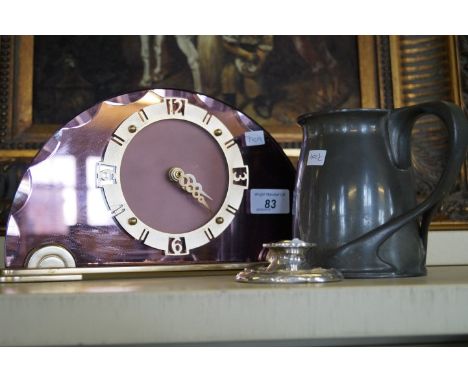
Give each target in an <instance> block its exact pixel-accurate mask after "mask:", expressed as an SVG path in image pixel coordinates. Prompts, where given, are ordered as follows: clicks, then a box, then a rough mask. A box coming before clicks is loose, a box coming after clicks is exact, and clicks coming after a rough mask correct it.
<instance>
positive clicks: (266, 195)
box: [250, 188, 289, 214]
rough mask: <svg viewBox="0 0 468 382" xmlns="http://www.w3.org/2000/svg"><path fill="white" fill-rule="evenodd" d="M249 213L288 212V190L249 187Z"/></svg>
mask: <svg viewBox="0 0 468 382" xmlns="http://www.w3.org/2000/svg"><path fill="white" fill-rule="evenodd" d="M250 213H251V214H289V190H275V189H266V188H253V189H251V190H250Z"/></svg>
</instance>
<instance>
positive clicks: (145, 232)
mask: <svg viewBox="0 0 468 382" xmlns="http://www.w3.org/2000/svg"><path fill="white" fill-rule="evenodd" d="M148 235H149V231H148V230H147V229H146V228H144V229H143V231H141V234H140V237H139V238H138V240H140V241H142V242H143V243H144V242H145V240H146V239H147V238H148Z"/></svg>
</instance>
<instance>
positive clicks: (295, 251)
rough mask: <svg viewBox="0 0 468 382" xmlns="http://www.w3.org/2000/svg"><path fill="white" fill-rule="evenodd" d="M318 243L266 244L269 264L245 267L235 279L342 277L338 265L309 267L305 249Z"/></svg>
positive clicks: (302, 280)
mask: <svg viewBox="0 0 468 382" xmlns="http://www.w3.org/2000/svg"><path fill="white" fill-rule="evenodd" d="M315 246H316V245H315V244H312V243H306V242H305V241H302V240H299V239H293V240H283V241H279V242H276V243H267V244H263V248H267V249H268V253H267V255H266V260H267V261H269V262H270V264H269V265H268V266H267V267H257V268H245V269H244V270H243V271H242V272H239V273H238V274H237V275H236V281H239V282H245V283H259V284H268V283H272V284H298V283H326V282H333V281H341V280H343V275H342V274H341V272H339V271H338V270H336V269H332V268H330V269H325V268H310V267H309V265H308V264H307V261H306V253H307V252H308V251H309V250H311V249H312V248H314V247H315Z"/></svg>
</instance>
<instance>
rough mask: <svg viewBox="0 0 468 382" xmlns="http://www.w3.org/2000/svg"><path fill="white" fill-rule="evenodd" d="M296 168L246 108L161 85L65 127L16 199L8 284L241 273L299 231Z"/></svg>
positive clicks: (7, 261)
mask: <svg viewBox="0 0 468 382" xmlns="http://www.w3.org/2000/svg"><path fill="white" fill-rule="evenodd" d="M293 184H294V169H293V167H292V165H291V163H290V162H289V160H288V158H287V157H286V155H285V154H284V153H283V151H282V149H281V147H280V146H279V145H278V144H277V143H276V142H275V141H274V139H273V138H272V137H271V136H270V135H269V134H268V133H267V132H265V131H264V130H263V129H262V128H261V127H260V126H259V125H257V124H256V123H255V122H254V121H252V120H251V119H249V118H248V117H247V116H245V115H244V114H242V113H241V112H239V111H237V110H235V109H233V108H231V107H229V106H228V105H226V104H224V103H222V102H220V101H217V100H215V99H213V98H210V97H207V96H204V95H202V94H195V93H189V92H185V91H178V90H167V89H157V90H152V91H148V92H138V93H130V94H126V95H123V96H119V97H116V98H113V99H111V100H108V101H105V102H102V103H100V104H98V105H96V106H95V107H93V108H91V109H89V110H87V111H85V112H83V113H81V114H80V115H78V116H77V117H76V118H74V119H73V120H72V121H70V122H69V123H68V124H66V125H65V126H64V127H62V128H61V129H60V130H59V131H58V132H57V133H56V134H55V135H54V136H53V137H52V138H51V139H50V140H49V141H48V142H47V143H46V144H45V145H44V147H43V148H42V150H41V151H40V152H39V153H38V155H37V157H36V158H35V159H34V161H33V162H32V164H31V166H30V167H29V169H28V171H27V172H26V174H25V176H24V177H23V179H22V181H21V183H20V186H19V189H18V191H17V193H16V196H15V199H14V202H13V206H12V210H11V214H10V218H9V222H8V225H7V234H6V242H5V269H4V270H2V275H1V280H2V281H36V280H58V279H62V280H65V279H69V280H74V279H83V278H86V277H92V276H94V277H96V276H99V275H104V274H107V275H108V274H119V275H125V274H127V275H128V274H135V273H138V272H142V273H145V274H148V273H158V272H172V271H194V270H195V271H197V270H233V269H239V268H242V267H244V266H245V265H246V263H248V262H252V261H256V260H257V256H258V253H259V252H260V249H261V246H262V243H265V242H270V241H274V240H278V239H281V238H288V237H290V236H291V214H290V211H291V198H292V190H293Z"/></svg>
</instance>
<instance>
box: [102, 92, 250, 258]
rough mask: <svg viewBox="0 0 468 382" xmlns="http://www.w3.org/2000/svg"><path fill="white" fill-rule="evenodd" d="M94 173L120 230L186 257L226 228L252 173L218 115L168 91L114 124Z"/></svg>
mask: <svg viewBox="0 0 468 382" xmlns="http://www.w3.org/2000/svg"><path fill="white" fill-rule="evenodd" d="M96 178H97V186H98V187H100V188H102V190H103V193H104V196H105V199H106V202H107V206H108V208H109V210H110V211H111V214H112V216H113V217H114V219H115V220H116V221H117V222H118V224H119V225H120V227H121V228H122V229H123V230H125V231H126V232H127V233H128V234H129V235H131V236H132V237H133V238H134V239H135V240H139V241H140V242H142V243H144V244H145V245H147V246H149V247H153V248H156V249H160V250H163V251H165V254H166V255H186V254H188V253H189V252H190V250H191V249H193V248H197V247H200V246H202V245H204V244H206V243H208V242H210V241H212V240H214V239H215V238H216V237H218V236H219V235H221V233H223V231H225V230H226V229H227V228H228V227H229V225H230V223H231V222H232V221H233V219H234V217H235V215H236V212H237V210H238V209H239V206H240V204H241V202H242V199H243V196H244V190H245V189H247V188H248V182H249V172H248V166H246V165H245V164H244V161H243V158H242V155H241V152H240V150H239V147H238V145H237V143H236V140H235V139H234V137H233V135H232V134H231V132H230V131H229V130H228V128H227V127H226V126H225V125H224V124H223V123H222V122H221V121H220V120H219V119H218V118H217V117H216V116H214V115H212V114H210V112H209V111H207V110H206V109H204V108H202V107H199V106H196V105H193V104H190V103H189V102H188V100H187V99H185V98H172V97H167V98H164V99H162V102H160V103H156V104H152V105H149V106H146V107H144V108H142V109H140V110H138V111H137V112H135V113H134V114H132V115H131V116H130V117H128V118H127V119H125V120H124V121H123V122H122V123H121V124H120V125H119V126H118V128H117V129H116V130H115V132H114V133H113V134H112V137H111V139H110V141H109V143H108V145H107V147H106V149H105V152H104V156H103V159H102V161H101V162H99V163H98V165H97V167H96Z"/></svg>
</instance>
